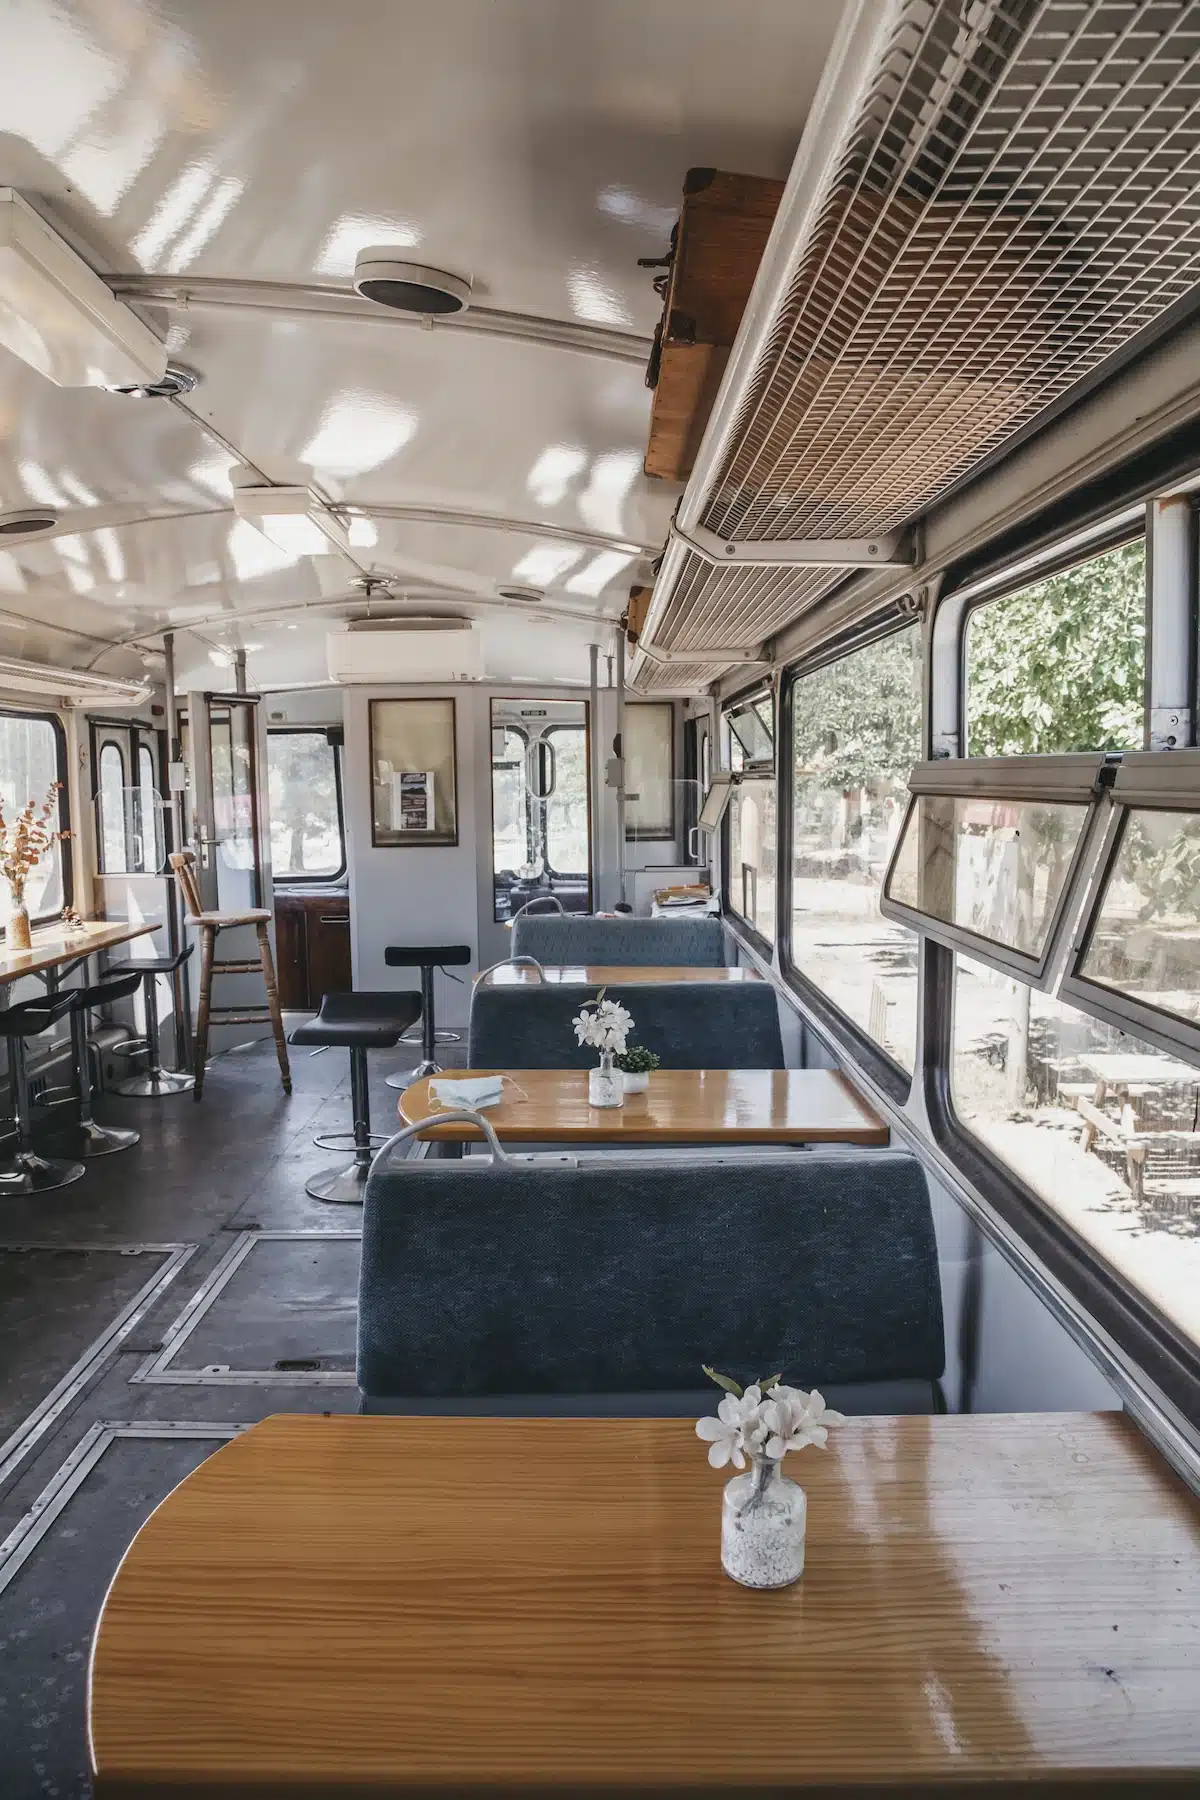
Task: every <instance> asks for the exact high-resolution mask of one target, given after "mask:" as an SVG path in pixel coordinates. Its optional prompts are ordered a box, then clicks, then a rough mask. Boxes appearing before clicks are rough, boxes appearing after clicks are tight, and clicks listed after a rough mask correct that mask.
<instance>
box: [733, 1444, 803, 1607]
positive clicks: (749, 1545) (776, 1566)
mask: <svg viewBox="0 0 1200 1800" xmlns="http://www.w3.org/2000/svg"><path fill="white" fill-rule="evenodd" d="M807 1513H808V1502H807V1500H806V1498H805V1494H804V1489H803V1488H802V1487H799V1486H798V1485H797V1483H796V1482H794V1481H789V1480H788V1479H787V1477H786V1476H785V1475H782V1474H781V1473H780V1470H779V1464H778V1462H773V1461H771V1460H769V1459H768V1458H765V1457H764V1458H762V1459H756V1460H755V1463H754V1467H753V1469H752V1471H751V1473H750V1474H748V1475H735V1476H734V1478H733V1480H732V1481H728V1482H726V1484H725V1492H724V1495H723V1497H722V1501H721V1566H722V1568H723V1569H724V1570H725V1573H726V1574H727V1575H729V1576H732V1578H733V1580H734V1581H740V1582H741V1584H742V1586H743V1587H751V1588H781V1587H790V1586H791V1584H792V1583H793V1582H794V1581H799V1579H800V1577H801V1575H802V1574H803V1573H804V1532H805V1523H806V1519H807Z"/></svg>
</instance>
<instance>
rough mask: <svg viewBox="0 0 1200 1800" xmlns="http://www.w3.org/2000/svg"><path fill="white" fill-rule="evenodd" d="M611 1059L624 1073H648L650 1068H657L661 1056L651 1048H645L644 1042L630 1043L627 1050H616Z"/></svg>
mask: <svg viewBox="0 0 1200 1800" xmlns="http://www.w3.org/2000/svg"><path fill="white" fill-rule="evenodd" d="M613 1061H614V1062H615V1063H616V1065H617V1067H618V1069H623V1070H624V1072H625V1074H626V1075H649V1073H650V1071H651V1069H657V1067H658V1065H659V1063H660V1061H661V1058H660V1057H658V1056H656V1055H655V1053H654V1051H653V1050H647V1048H646V1046H645V1044H630V1046H629V1048H628V1050H620V1051H618V1053H617V1055H616V1056H614V1058H613Z"/></svg>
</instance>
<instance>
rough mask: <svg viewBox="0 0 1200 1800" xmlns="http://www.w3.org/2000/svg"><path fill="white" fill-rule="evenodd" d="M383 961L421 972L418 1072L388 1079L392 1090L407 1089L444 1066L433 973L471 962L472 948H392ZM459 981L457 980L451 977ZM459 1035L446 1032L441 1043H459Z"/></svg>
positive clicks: (404, 1071)
mask: <svg viewBox="0 0 1200 1800" xmlns="http://www.w3.org/2000/svg"><path fill="white" fill-rule="evenodd" d="M383 960H384V962H385V963H386V964H387V966H388V968H389V969H420V971H421V1011H420V1020H421V1061H420V1063H419V1064H418V1065H417V1067H416V1068H415V1069H397V1070H396V1071H395V1072H394V1074H391V1075H388V1076H387V1077H386V1080H387V1084H388V1086H389V1087H390V1088H406V1087H407V1086H408V1084H409V1082H410V1081H420V1079H421V1077H422V1076H423V1075H436V1074H438V1073H439V1071H440V1068H441V1065H440V1064H439V1062H438V1060H437V1047H438V1042H439V1033H438V1030H437V1025H436V1022H435V1020H434V1016H433V971H434V970H435V969H441V970H442V971H443V973H444V972H445V970H446V969H447V967H453V968H459V967H461V965H462V964H463V963H469V962H470V960H471V946H470V944H411V945H410V944H389V945H388V947H387V949H386V950H385V951H384V953H383ZM452 979H453V980H457V979H458V977H457V976H454V977H452ZM458 1036H459V1034H458V1032H457V1031H446V1032H442V1033H441V1034H440V1041H441V1042H442V1043H447V1044H456V1043H457V1042H458Z"/></svg>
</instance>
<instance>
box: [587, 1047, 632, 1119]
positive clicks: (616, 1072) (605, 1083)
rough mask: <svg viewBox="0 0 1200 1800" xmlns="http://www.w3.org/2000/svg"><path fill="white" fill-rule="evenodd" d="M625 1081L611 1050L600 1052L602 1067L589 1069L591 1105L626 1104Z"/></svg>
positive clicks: (589, 1103) (589, 1100)
mask: <svg viewBox="0 0 1200 1800" xmlns="http://www.w3.org/2000/svg"><path fill="white" fill-rule="evenodd" d="M624 1104H625V1081H624V1077H623V1076H622V1074H621V1071H620V1069H618V1068H616V1067H615V1066H614V1063H613V1053H612V1051H611V1050H602V1051H601V1052H600V1067H599V1068H598V1069H589V1070H588V1105H589V1106H624Z"/></svg>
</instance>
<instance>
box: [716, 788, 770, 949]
mask: <svg viewBox="0 0 1200 1800" xmlns="http://www.w3.org/2000/svg"><path fill="white" fill-rule="evenodd" d="M728 829H729V905H730V908H731V910H732V911H733V912H735V913H737V914H739V915H740V917H741V918H743V919H745V921H746V923H747V925H750V926H752V927H753V929H754V930H755V931H757V932H758V933H759V935H760V936H761V937H764V938H766V940H767V942H768V943H772V944H773V943H774V941H775V871H776V851H777V846H778V843H779V836H778V823H777V816H776V799H775V778H774V776H750V775H747V776H745V777H743V779H742V780H741V781H740V782H737V783H735V784H734V787H733V791H732V793H731V795H730V799H729V811H728Z"/></svg>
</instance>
